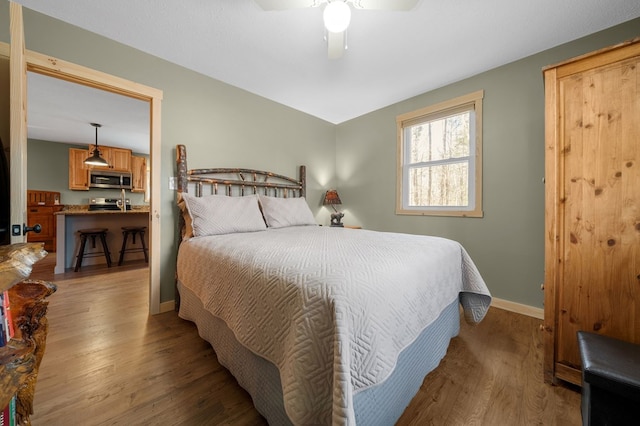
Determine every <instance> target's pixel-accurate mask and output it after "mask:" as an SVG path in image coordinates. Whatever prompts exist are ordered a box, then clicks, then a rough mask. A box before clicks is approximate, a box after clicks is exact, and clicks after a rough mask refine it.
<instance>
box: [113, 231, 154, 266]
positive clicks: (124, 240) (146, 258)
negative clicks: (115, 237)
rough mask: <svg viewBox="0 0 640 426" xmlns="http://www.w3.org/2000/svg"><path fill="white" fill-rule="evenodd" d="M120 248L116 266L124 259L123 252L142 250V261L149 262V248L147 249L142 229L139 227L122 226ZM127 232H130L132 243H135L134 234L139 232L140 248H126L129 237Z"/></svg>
mask: <svg viewBox="0 0 640 426" xmlns="http://www.w3.org/2000/svg"><path fill="white" fill-rule="evenodd" d="M122 229H123V231H122V248H121V249H120V258H119V259H118V266H120V265H122V262H123V261H124V254H125V252H140V251H141V252H142V253H143V254H144V261H145V262H146V263H149V250H148V249H147V244H146V242H145V241H144V229H140V228H133V227H132V228H126V227H123V228H122ZM129 234H131V240H132V244H135V243H136V235H137V234H140V244H141V245H142V248H130V249H127V239H128V238H129Z"/></svg>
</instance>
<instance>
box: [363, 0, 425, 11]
mask: <svg viewBox="0 0 640 426" xmlns="http://www.w3.org/2000/svg"><path fill="white" fill-rule="evenodd" d="M352 3H353V7H355V8H356V9H372V10H411V9H413V8H414V7H415V5H416V4H418V0H352Z"/></svg>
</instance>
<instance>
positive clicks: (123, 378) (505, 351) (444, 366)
mask: <svg viewBox="0 0 640 426" xmlns="http://www.w3.org/2000/svg"><path fill="white" fill-rule="evenodd" d="M49 257H51V255H50V256H49ZM49 257H48V258H47V259H45V260H43V261H41V262H39V263H38V264H37V265H36V267H35V268H34V272H33V274H32V278H38V279H47V280H53V281H54V282H55V283H56V284H57V286H58V291H57V292H56V293H55V294H54V295H52V296H51V297H50V304H49V314H48V318H49V327H50V328H49V335H48V339H47V349H46V352H45V355H44V359H43V362H42V365H41V367H40V373H39V376H38V382H37V385H36V394H35V401H34V407H35V413H34V415H33V416H32V418H31V419H32V424H33V425H34V426H45V425H47V426H49V425H83V426H87V425H222V424H225V425H265V424H266V422H265V420H264V419H263V418H262V417H261V416H260V415H259V414H258V413H257V412H256V410H255V409H254V408H253V405H252V403H251V399H250V397H249V396H248V394H247V393H246V392H245V391H244V390H243V389H242V388H240V386H239V385H238V384H237V383H236V381H235V379H234V378H233V377H232V376H231V375H230V374H229V373H228V372H227V371H226V370H225V369H224V368H223V367H221V366H220V365H219V364H218V361H217V359H216V355H215V352H213V350H212V349H211V347H210V346H209V345H208V344H207V343H205V342H204V341H203V340H202V339H200V337H199V336H198V333H197V330H196V329H195V327H194V325H193V324H192V323H190V322H187V321H183V320H181V319H179V318H178V317H177V315H176V314H175V313H174V312H168V313H164V314H160V315H156V316H148V300H147V299H148V289H147V286H148V268H146V265H145V264H144V263H142V264H140V263H134V264H125V265H123V266H122V267H120V268H118V267H113V268H111V270H110V271H109V273H107V274H105V273H104V272H105V269H104V268H100V267H88V268H82V270H81V271H80V272H78V273H73V272H70V273H65V274H61V275H56V276H55V277H54V276H53V272H52V271H53V264H52V261H51V260H50V259H49ZM539 324H540V321H539V320H536V319H532V318H529V317H525V316H522V315H517V314H513V313H510V312H507V311H502V310H499V309H494V308H492V309H491V310H490V311H489V313H488V314H487V317H486V318H485V320H484V321H483V322H482V323H481V324H480V325H478V326H475V327H471V326H468V325H466V324H465V323H464V322H463V325H462V330H461V332H460V335H459V336H458V337H456V338H454V339H453V340H452V342H451V346H450V348H449V350H448V352H447V355H446V357H445V358H444V359H443V361H442V362H441V364H440V366H439V367H438V368H437V369H436V370H435V371H433V372H432V373H431V374H429V375H428V376H427V378H426V379H425V382H424V384H423V385H422V388H421V389H420V391H419V393H418V395H416V397H415V398H414V399H413V401H412V402H411V404H410V405H409V407H408V408H407V409H406V411H405V413H404V415H403V416H402V417H401V418H400V420H399V422H398V423H397V424H398V425H563V426H571V425H580V424H581V420H580V411H579V406H580V394H579V392H577V391H575V390H571V389H568V388H565V387H560V386H550V385H546V384H544V383H543V381H542V343H541V336H540V332H539V331H538V330H539V329H538V327H539Z"/></svg>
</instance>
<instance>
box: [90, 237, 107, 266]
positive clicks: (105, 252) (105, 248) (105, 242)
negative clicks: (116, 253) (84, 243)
mask: <svg viewBox="0 0 640 426" xmlns="http://www.w3.org/2000/svg"><path fill="white" fill-rule="evenodd" d="M100 241H102V249H103V250H104V255H105V257H106V258H107V267H108V268H111V253H109V247H107V238H106V237H105V235H104V234H100ZM93 245H94V246H95V243H94V244H93Z"/></svg>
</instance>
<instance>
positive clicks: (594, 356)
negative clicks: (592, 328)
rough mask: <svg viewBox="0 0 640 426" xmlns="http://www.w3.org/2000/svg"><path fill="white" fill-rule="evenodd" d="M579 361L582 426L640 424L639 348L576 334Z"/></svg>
mask: <svg viewBox="0 0 640 426" xmlns="http://www.w3.org/2000/svg"><path fill="white" fill-rule="evenodd" d="M578 345H579V347H580V357H581V359H582V423H583V425H584V426H589V425H591V426H595V425H637V424H640V345H635V344H633V343H629V342H625V341H622V340H618V339H614V338H611V337H607V336H602V335H600V334H595V333H589V332H585V331H579V332H578Z"/></svg>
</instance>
